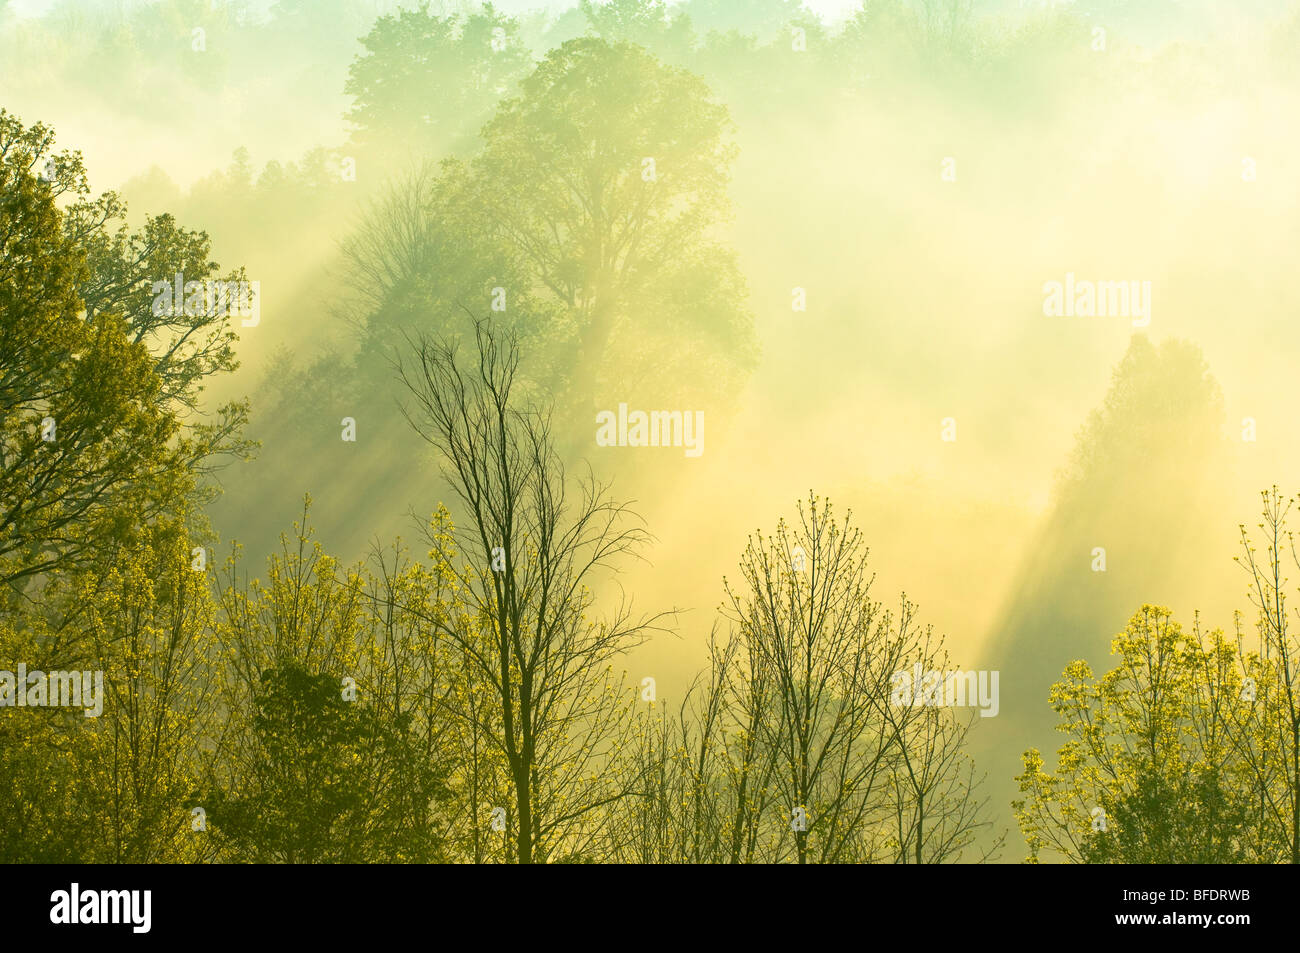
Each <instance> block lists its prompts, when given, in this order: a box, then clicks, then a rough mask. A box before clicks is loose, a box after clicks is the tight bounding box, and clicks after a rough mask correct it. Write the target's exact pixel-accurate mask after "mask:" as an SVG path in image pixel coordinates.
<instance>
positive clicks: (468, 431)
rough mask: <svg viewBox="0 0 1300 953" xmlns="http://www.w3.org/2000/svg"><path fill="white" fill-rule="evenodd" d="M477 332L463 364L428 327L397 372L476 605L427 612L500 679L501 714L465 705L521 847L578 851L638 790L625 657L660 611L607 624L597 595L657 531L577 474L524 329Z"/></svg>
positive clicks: (445, 546)
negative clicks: (526, 371) (628, 770)
mask: <svg viewBox="0 0 1300 953" xmlns="http://www.w3.org/2000/svg"><path fill="white" fill-rule="evenodd" d="M475 334H476V344H477V352H478V353H477V354H476V355H474V356H472V357H471V358H470V360H469V361H468V362H467V364H466V365H464V366H463V365H462V363H461V359H460V358H459V354H458V350H459V349H458V348H457V346H456V345H455V344H454V343H451V342H448V341H434V340H430V339H428V338H422V339H419V340H418V341H415V342H413V353H412V354H410V355H407V356H404V357H403V358H401V362H400V364H399V368H398V371H399V374H400V376H401V378H402V380H403V381H404V382H405V384H406V386H407V387H408V388H409V391H410V396H411V402H410V405H409V406H408V407H407V409H406V411H405V412H406V416H407V419H408V420H409V421H410V423H411V425H412V427H413V428H414V429H415V430H416V432H417V433H419V434H420V436H421V437H423V438H424V439H425V440H426V441H427V442H428V443H429V444H430V445H432V446H433V447H434V448H435V449H436V451H437V453H438V456H439V458H440V459H441V460H442V461H443V464H444V472H445V476H446V479H447V481H448V483H449V484H450V486H451V488H452V491H453V492H454V494H455V496H456V497H457V499H458V500H459V503H460V508H461V510H462V515H461V518H460V522H459V524H458V525H457V526H454V527H450V528H447V529H445V531H443V532H435V533H432V534H431V538H430V544H431V547H432V553H431V555H432V557H433V558H434V560H435V567H436V571H437V572H438V573H440V574H451V575H452V576H453V577H454V578H455V580H456V585H457V589H458V591H459V592H460V594H461V595H460V599H461V600H462V601H463V602H464V603H465V608H463V609H454V607H451V606H446V607H440V608H439V611H437V612H435V613H433V614H431V615H430V616H429V618H428V622H429V623H430V624H431V625H432V626H433V627H434V629H435V630H436V631H437V632H438V633H439V635H440V636H441V637H442V638H444V639H446V640H448V641H449V642H450V643H451V644H452V645H453V646H455V647H457V648H458V649H459V650H460V651H461V653H462V654H463V657H464V659H465V661H466V664H467V665H468V666H470V667H471V668H472V669H473V671H474V673H475V674H474V678H475V681H476V682H478V683H479V684H484V685H488V686H490V687H491V688H490V691H491V699H492V708H491V712H490V718H489V717H488V712H487V710H485V709H481V708H480V709H471V708H469V707H468V706H465V707H462V708H460V709H459V710H457V711H456V713H455V714H456V716H457V717H459V718H460V719H462V720H468V721H473V722H475V723H477V724H479V725H480V726H481V727H482V728H483V734H484V736H485V737H488V738H490V739H491V741H492V743H493V744H494V746H495V747H496V748H497V750H498V751H500V753H501V754H502V755H503V757H504V760H505V763H506V765H507V768H508V771H509V777H510V785H511V793H512V795H513V804H512V805H510V806H511V807H512V808H513V811H512V812H511V816H510V818H509V820H510V823H511V824H512V825H513V826H512V833H513V840H514V843H515V853H514V857H515V859H516V860H517V861H518V862H519V863H522V864H527V863H534V862H545V861H546V860H548V859H559V858H562V857H570V858H572V857H580V856H582V855H583V853H584V851H585V850H587V849H589V847H588V845H590V844H592V843H595V842H598V841H599V838H600V834H601V830H600V828H601V827H602V819H601V813H600V812H601V811H602V810H603V809H605V808H607V807H608V806H609V805H612V804H614V803H616V802H618V801H619V800H621V799H622V798H624V797H626V796H627V795H628V794H629V791H630V786H629V785H628V783H627V779H626V777H625V775H624V773H623V772H622V771H621V770H620V767H621V765H620V760H621V755H622V751H623V748H624V746H625V745H626V744H627V743H628V741H629V739H630V733H631V730H632V718H631V715H632V705H633V701H634V696H633V695H632V693H631V692H630V691H628V690H627V689H626V688H625V687H624V686H623V685H622V680H621V678H619V677H617V676H615V675H614V673H613V669H612V665H613V662H614V661H615V660H616V659H617V658H618V657H619V656H620V655H621V654H623V653H624V652H626V651H627V650H628V649H629V648H631V647H632V646H634V645H636V644H638V643H639V642H640V641H642V640H643V639H644V638H646V637H647V635H648V634H649V632H650V631H651V630H652V628H653V627H655V626H656V624H657V621H658V619H659V618H660V617H659V616H648V617H644V616H643V617H634V616H633V615H632V611H631V608H630V607H629V606H628V605H626V604H620V605H618V606H617V607H615V608H613V610H612V612H611V614H610V615H608V616H607V617H606V618H605V619H603V620H601V621H597V620H596V619H595V618H593V609H594V603H595V595H594V591H595V588H596V586H597V585H598V584H599V582H600V581H601V577H602V575H603V574H604V573H605V572H606V571H607V570H609V569H612V568H614V567H615V566H616V565H617V564H618V562H619V561H620V559H621V558H622V557H624V556H629V555H633V554H635V552H636V551H637V550H638V549H639V548H640V547H641V545H642V544H643V543H644V542H645V541H646V540H647V538H648V537H647V535H646V533H645V531H644V530H643V529H641V528H640V527H639V526H638V525H636V523H635V522H633V520H634V515H633V513H632V512H631V510H630V509H629V508H628V506H627V505H626V504H624V503H619V502H616V501H614V500H612V499H610V497H609V495H608V493H607V490H606V488H605V487H603V486H602V485H600V484H599V483H597V482H596V481H595V480H594V478H589V479H586V480H583V481H579V482H577V483H576V484H575V481H573V480H572V478H571V477H570V476H569V475H568V474H567V473H566V471H565V468H564V465H563V464H562V463H561V461H560V460H559V458H558V456H557V454H556V451H555V449H554V446H553V444H552V438H551V434H550V424H549V418H548V415H547V414H546V413H545V412H544V411H541V410H539V409H537V408H535V407H530V406H528V405H527V404H525V403H523V402H522V401H521V400H520V399H519V396H518V395H517V394H516V393H515V377H516V372H517V370H518V367H519V353H518V348H517V345H516V344H515V342H514V340H513V339H512V338H511V337H510V336H509V335H508V334H503V335H500V336H498V334H497V333H496V332H495V331H494V330H493V329H492V328H491V326H490V325H489V324H488V323H487V322H486V321H479V322H477V323H476V325H475ZM466 621H468V622H469V623H471V624H465V622H466ZM502 807H504V806H502Z"/></svg>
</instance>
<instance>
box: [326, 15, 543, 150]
mask: <svg viewBox="0 0 1300 953" xmlns="http://www.w3.org/2000/svg"><path fill="white" fill-rule="evenodd" d="M361 45H362V46H363V47H364V48H365V50H366V52H365V53H364V54H363V55H361V56H358V57H357V59H356V60H355V61H354V62H353V64H352V68H351V70H350V71H349V73H348V81H347V86H346V87H345V90H346V92H347V93H348V95H350V96H352V97H353V98H354V104H353V106H352V109H351V111H350V112H349V113H348V119H349V121H350V122H351V123H352V124H353V126H354V127H355V133H354V138H355V140H356V141H357V143H358V144H359V145H360V146H362V147H363V148H367V149H369V150H372V154H376V155H379V156H386V157H388V158H389V159H392V158H394V157H396V156H408V155H416V156H442V155H446V154H448V153H452V152H458V151H460V150H462V149H464V148H465V147H466V146H467V145H469V144H470V143H472V142H473V138H474V136H475V135H476V134H477V133H478V129H479V126H480V125H482V123H483V121H484V120H485V119H486V118H487V117H488V115H489V114H490V113H491V111H492V108H493V106H495V104H496V103H497V101H498V100H499V99H500V98H501V97H502V96H503V95H505V94H506V93H508V92H509V91H510V90H511V89H512V88H513V87H514V85H515V83H517V82H518V80H519V78H520V77H521V76H523V75H524V73H525V72H526V71H527V70H528V68H529V66H530V65H531V58H530V56H529V54H528V50H527V49H526V48H525V47H524V45H523V43H522V42H521V41H520V38H519V24H518V21H516V20H515V19H514V18H513V17H508V16H506V15H504V14H502V13H499V12H497V10H496V9H495V8H494V7H493V6H492V4H490V3H487V4H484V5H483V7H482V8H481V9H480V10H479V11H478V12H475V13H469V14H464V15H462V14H452V15H449V16H437V15H434V14H431V13H430V12H429V5H428V3H427V2H426V3H423V4H422V5H421V6H419V7H417V8H416V9H400V10H398V12H397V13H396V14H390V15H387V16H382V17H380V18H379V19H378V20H377V21H375V24H374V26H373V27H372V28H371V30H370V32H369V33H368V34H366V36H364V37H362V39H361Z"/></svg>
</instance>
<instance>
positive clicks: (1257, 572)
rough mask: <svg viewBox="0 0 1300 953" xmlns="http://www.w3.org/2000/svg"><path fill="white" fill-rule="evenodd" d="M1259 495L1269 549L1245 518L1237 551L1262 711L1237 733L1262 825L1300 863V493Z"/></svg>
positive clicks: (1273, 491) (1253, 671) (1254, 682)
mask: <svg viewBox="0 0 1300 953" xmlns="http://www.w3.org/2000/svg"><path fill="white" fill-rule="evenodd" d="M1260 495H1261V497H1262V498H1263V504H1264V505H1263V513H1262V522H1260V523H1259V524H1258V528H1259V529H1260V530H1261V531H1262V533H1261V535H1262V537H1263V543H1264V555H1263V556H1260V555H1259V550H1258V548H1257V547H1256V546H1255V545H1254V540H1253V539H1252V538H1251V534H1249V533H1248V532H1247V530H1246V527H1245V525H1244V524H1243V525H1242V526H1241V527H1240V531H1241V546H1242V551H1243V554H1244V558H1242V557H1235V558H1236V560H1237V562H1238V563H1239V564H1240V565H1241V566H1242V568H1243V569H1245V570H1246V572H1247V573H1248V574H1249V576H1250V599H1251V603H1252V604H1253V605H1254V607H1255V609H1256V613H1257V615H1256V631H1257V633H1258V636H1259V642H1260V649H1261V650H1262V651H1261V654H1262V656H1263V658H1262V659H1260V658H1258V657H1256V658H1255V659H1254V660H1253V662H1254V664H1253V665H1252V666H1251V669H1250V671H1249V673H1248V677H1250V678H1251V679H1252V683H1251V684H1252V688H1253V689H1254V692H1253V694H1255V696H1256V697H1257V698H1258V714H1257V716H1256V719H1255V720H1252V722H1251V725H1250V727H1251V728H1253V729H1254V731H1238V732H1236V733H1235V736H1234V737H1235V740H1236V741H1237V743H1238V744H1237V747H1238V753H1239V754H1240V755H1241V756H1242V757H1244V758H1246V759H1247V761H1248V763H1249V764H1250V765H1251V769H1252V773H1253V775H1254V777H1255V778H1256V781H1257V791H1258V795H1259V803H1260V807H1261V813H1262V817H1261V818H1260V822H1261V826H1263V827H1265V828H1266V829H1267V830H1268V831H1269V832H1270V833H1271V834H1272V835H1273V839H1276V840H1278V841H1280V842H1281V843H1283V844H1285V856H1286V859H1287V861H1288V862H1289V863H1292V864H1300V642H1297V640H1296V636H1295V630H1294V629H1293V627H1292V623H1291V616H1290V611H1289V610H1288V608H1287V592H1286V583H1287V576H1286V575H1285V573H1286V572H1287V568H1286V564H1287V563H1288V562H1289V563H1290V564H1291V565H1293V566H1296V567H1300V555H1298V554H1297V552H1296V545H1295V535H1294V531H1292V530H1289V529H1288V528H1287V525H1286V521H1287V516H1288V515H1289V513H1290V511H1291V507H1292V506H1294V505H1295V498H1294V497H1292V498H1284V497H1283V496H1282V494H1281V493H1280V492H1279V491H1278V488H1277V487H1276V486H1274V487H1273V488H1272V489H1271V490H1269V491H1265V492H1263V493H1261V494H1260ZM1288 557H1289V558H1288ZM1252 713H1254V711H1252ZM1261 833H1262V832H1261Z"/></svg>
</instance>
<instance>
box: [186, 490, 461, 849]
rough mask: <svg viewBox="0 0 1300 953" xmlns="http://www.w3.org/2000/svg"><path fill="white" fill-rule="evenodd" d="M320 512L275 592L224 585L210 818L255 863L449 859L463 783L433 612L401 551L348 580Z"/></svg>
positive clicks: (289, 557) (288, 542)
mask: <svg viewBox="0 0 1300 953" xmlns="http://www.w3.org/2000/svg"><path fill="white" fill-rule="evenodd" d="M309 502H310V501H308V502H307V503H306V504H305V505H304V513H303V518H302V520H301V521H300V522H298V523H296V524H295V527H294V533H293V535H292V537H289V536H283V537H282V548H281V552H280V553H278V554H276V555H275V556H273V557H272V558H271V559H270V560H269V561H268V571H267V582H266V583H265V584H263V583H261V582H260V581H258V580H253V581H252V582H248V581H247V580H246V579H242V580H241V574H240V562H239V559H238V557H237V554H236V555H232V556H231V558H230V559H229V560H228V561H227V563H226V566H225V568H224V570H223V571H222V573H221V574H220V576H219V580H218V582H219V585H218V590H217V591H218V600H219V606H220V616H219V619H218V625H217V631H218V634H219V637H220V640H221V646H222V658H223V682H222V684H221V692H222V702H223V706H224V709H225V711H226V712H227V718H226V721H225V724H224V725H223V726H222V730H221V732H220V733H219V734H217V735H216V737H215V738H214V739H213V743H212V745H211V746H210V749H211V753H210V757H209V758H208V759H207V770H206V775H205V783H204V791H203V794H202V798H201V800H202V806H204V807H205V809H206V810H207V811H208V813H209V816H210V817H211V819H212V823H213V827H214V832H215V834H216V837H217V839H218V841H219V842H220V843H221V844H222V845H223V847H224V848H225V849H226V850H227V851H228V852H230V853H231V854H232V855H233V856H234V857H236V858H243V859H251V860H255V861H266V860H274V861H282V862H288V863H302V862H325V861H330V862H388V863H392V862H418V863H428V862H433V861H438V860H441V859H444V858H445V857H446V856H447V849H448V846H449V843H448V842H449V841H450V840H451V837H450V830H451V828H452V827H453V826H454V825H455V824H456V821H457V818H456V814H455V812H454V811H452V810H450V808H449V805H450V804H451V802H452V798H453V792H452V791H451V790H450V788H449V786H448V783H447V781H448V776H449V775H450V773H451V771H452V764H451V762H450V758H449V754H448V753H447V752H446V751H444V744H443V742H444V740H445V737H446V732H445V731H444V730H443V728H442V724H441V722H440V719H439V718H438V714H439V711H440V705H441V703H442V700H443V696H444V695H445V694H446V691H447V685H446V675H445V673H444V672H443V671H442V670H441V669H440V665H439V663H440V661H441V657H440V656H439V655H438V654H437V653H436V651H435V650H434V649H435V647H434V646H433V645H432V643H431V641H430V640H429V638H428V635H429V633H428V630H427V629H426V628H425V627H423V626H422V625H421V624H419V623H418V621H416V619H415V617H414V616H412V615H411V614H410V613H408V612H407V611H405V610H404V609H403V608H401V605H403V604H405V603H406V602H408V601H409V602H411V603H413V604H414V605H415V611H416V612H419V611H420V607H422V606H423V605H424V603H425V602H426V597H425V595H424V594H423V593H424V585H425V580H424V577H423V575H422V574H421V573H419V572H417V571H415V569H414V567H408V566H405V565H404V564H403V561H402V556H401V554H400V553H394V554H393V555H392V556H390V557H387V558H383V559H381V558H380V554H376V562H377V564H378V568H379V572H378V574H374V573H372V572H370V571H368V570H367V569H365V568H364V567H360V566H359V567H354V568H352V569H349V570H347V571H345V572H344V571H340V569H339V565H338V563H337V561H336V560H334V559H333V558H331V557H330V556H328V555H327V554H326V553H325V552H324V550H323V548H322V547H321V546H320V544H319V543H318V542H316V541H315V540H314V539H313V533H312V530H311V529H310V527H309V524H308V513H309Z"/></svg>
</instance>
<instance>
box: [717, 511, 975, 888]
mask: <svg viewBox="0 0 1300 953" xmlns="http://www.w3.org/2000/svg"><path fill="white" fill-rule="evenodd" d="M866 557H867V550H866V546H865V543H864V540H863V538H862V534H861V531H860V530H858V529H857V528H855V527H854V526H853V525H852V522H851V517H850V516H847V515H846V516H845V517H844V519H843V520H842V521H837V520H836V519H835V518H834V516H833V511H832V507H831V505H830V504H829V503H823V501H822V500H820V499H819V498H818V497H816V496H813V495H811V494H810V496H809V499H808V501H807V505H806V506H805V505H803V504H801V505H800V507H799V518H798V522H797V524H795V525H794V526H793V527H792V526H790V525H788V524H786V523H785V521H781V522H779V523H778V525H777V529H776V532H775V533H774V534H773V535H771V536H764V535H763V534H761V533H759V534H757V535H756V536H754V537H751V539H750V541H749V545H748V546H747V547H746V550H745V554H744V556H743V557H742V559H741V566H740V568H741V578H742V583H741V585H739V586H737V587H734V588H733V587H732V586H731V584H730V583H726V591H727V603H726V611H727V616H728V618H729V619H730V620H731V621H732V623H733V625H734V627H735V630H734V631H735V635H734V638H735V639H737V640H738V642H739V647H738V649H737V650H735V651H732V652H729V653H727V654H726V655H725V656H723V657H722V658H723V659H724V660H725V662H726V663H727V664H728V665H729V666H731V667H732V671H731V672H729V673H728V675H727V676H726V683H727V684H728V685H729V686H731V687H732V688H731V691H732V698H731V700H730V703H729V705H728V714H727V718H726V722H727V725H728V727H729V728H730V729H731V730H732V731H734V732H735V734H736V735H737V736H738V737H739V739H740V745H739V748H738V749H737V754H738V755H739V758H738V759H737V761H736V762H735V763H734V766H733V768H732V774H733V777H735V778H737V779H738V780H739V785H738V788H737V796H736V799H735V809H736V812H737V813H736V816H735V818H734V820H733V822H732V829H733V834H734V839H733V843H734V844H735V848H733V862H734V861H738V860H740V858H741V852H740V845H741V844H743V843H748V844H749V845H750V847H749V851H750V852H752V850H753V846H754V845H757V847H758V849H759V851H760V852H761V854H760V856H763V857H766V858H771V859H784V858H785V857H792V858H793V859H794V860H795V861H796V862H797V863H801V864H803V863H809V862H813V861H819V862H823V863H835V862H848V861H871V860H876V859H880V857H881V855H882V853H888V854H890V855H891V856H890V859H891V860H898V859H906V858H907V857H908V856H911V857H914V858H915V859H916V860H917V862H922V861H926V862H937V861H939V860H943V859H951V858H953V857H955V856H956V855H957V854H958V853H960V851H961V849H962V848H964V847H966V846H967V845H968V844H969V843H970V842H971V840H972V839H973V838H972V835H973V833H974V832H975V831H976V830H977V829H978V828H980V827H982V826H985V822H983V821H982V820H981V818H980V814H981V812H982V809H983V805H982V804H980V803H979V801H978V799H977V798H976V797H975V794H974V785H973V784H970V783H969V780H970V779H969V776H968V775H963V773H962V772H963V769H964V767H965V765H964V763H963V758H962V756H961V755H962V745H963V743H964V740H965V732H964V731H963V730H961V729H960V728H956V727H954V726H952V725H950V724H949V723H948V722H946V721H945V719H946V718H948V717H951V716H949V715H946V714H945V715H932V714H929V709H927V708H926V707H925V706H923V705H919V704H912V703H904V702H901V701H900V700H899V699H898V698H897V697H896V695H895V691H894V689H895V685H896V682H897V673H900V672H908V671H910V670H911V668H912V666H913V665H914V664H920V665H921V667H922V668H923V669H924V670H925V671H927V672H929V671H936V670H938V671H942V670H943V664H944V662H945V661H946V656H944V655H942V654H941V652H940V649H941V642H940V641H936V639H935V637H934V635H933V632H932V630H930V629H928V628H927V629H924V630H921V629H920V628H919V626H918V625H917V624H916V620H915V606H914V605H913V604H912V603H910V602H909V601H908V600H907V598H906V596H904V597H903V599H902V602H901V605H900V609H899V611H898V614H897V615H896V616H895V615H894V614H893V613H891V612H889V611H887V610H885V609H884V608H883V606H882V605H881V604H880V603H878V602H874V601H872V599H871V597H870V596H871V593H870V587H871V582H872V577H871V576H869V575H868V571H867V561H866ZM963 778H965V780H963ZM940 792H942V793H940ZM755 805H756V806H757V807H758V809H757V810H754V809H752V808H753V806H755ZM769 805H770V806H771V808H772V811H771V813H768V806H769ZM891 825H893V832H892V833H891V831H890V827H891Z"/></svg>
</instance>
